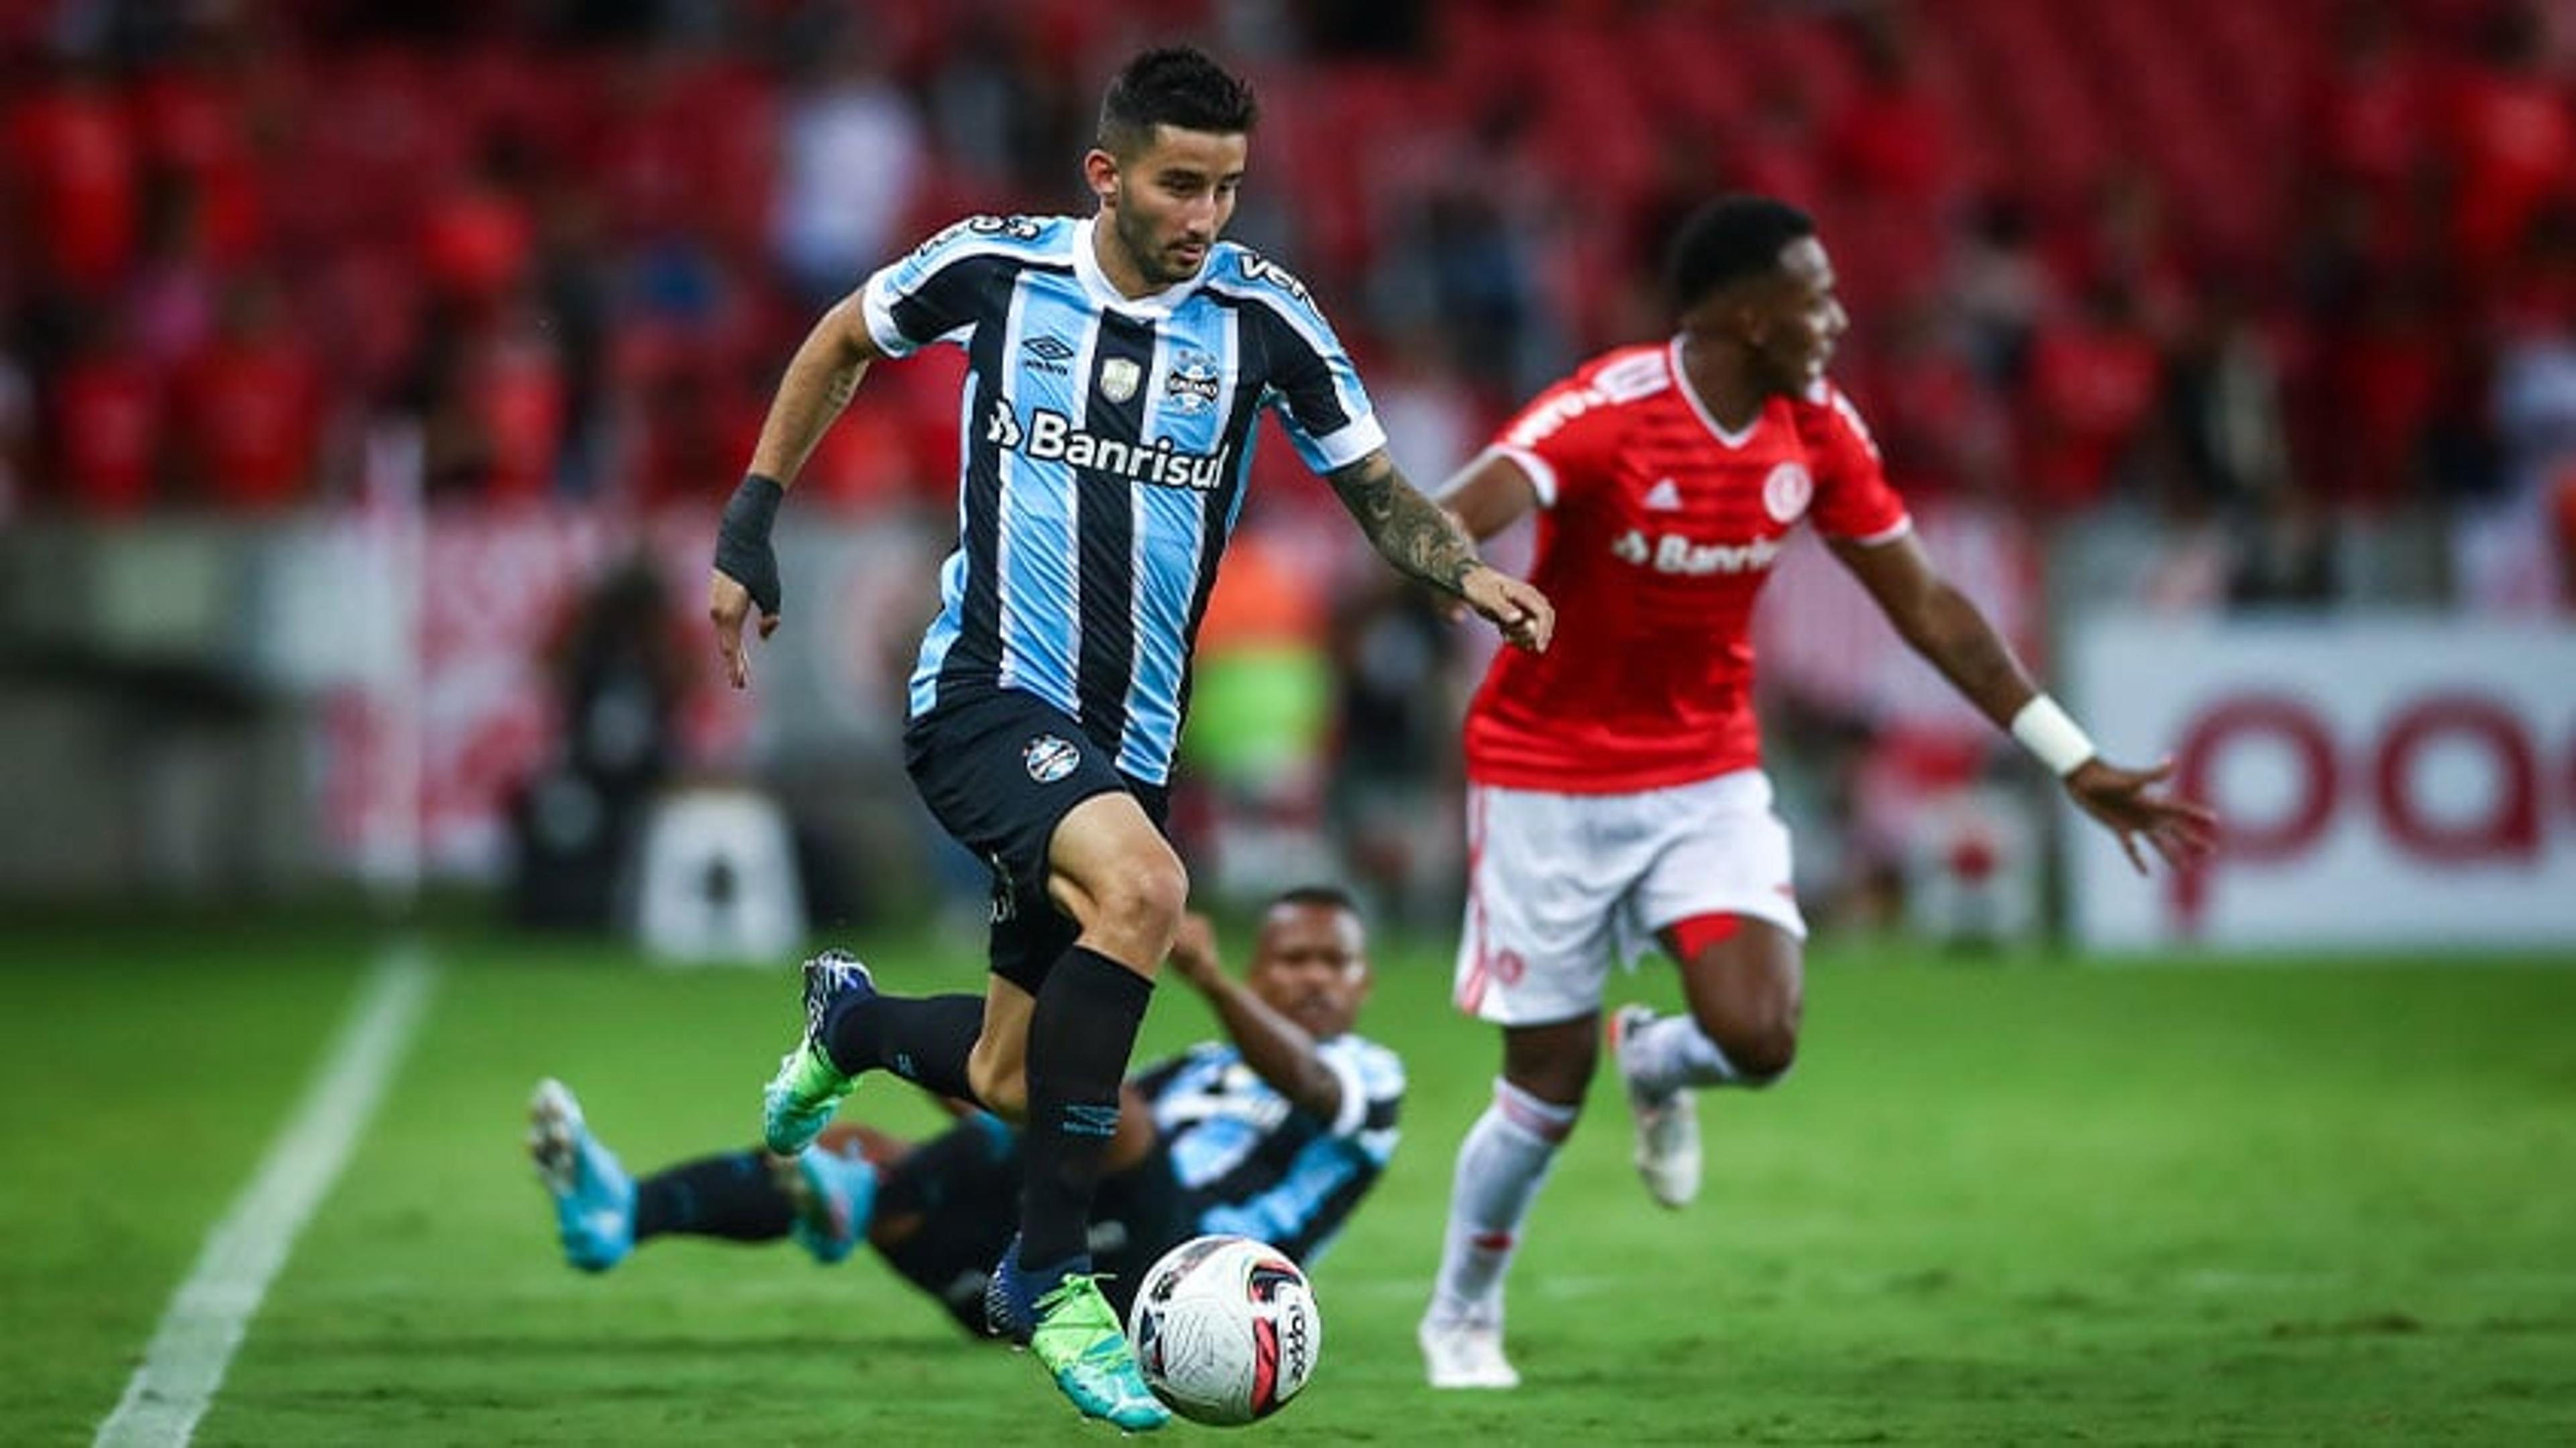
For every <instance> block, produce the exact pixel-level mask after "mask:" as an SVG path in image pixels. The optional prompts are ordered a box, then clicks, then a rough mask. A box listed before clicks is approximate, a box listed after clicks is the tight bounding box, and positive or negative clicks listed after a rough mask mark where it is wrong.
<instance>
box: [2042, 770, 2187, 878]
mask: <svg viewBox="0 0 2576 1448" xmlns="http://www.w3.org/2000/svg"><path fill="white" fill-rule="evenodd" d="M2173 772H2174V762H2173V761H2172V760H2170V759H2167V760H2164V761H2163V762H2161V763H2159V764H2157V765H2155V766H2154V767H2153V768H2151V769H2123V768H2121V767H2120V766H2119V765H2116V764H2112V763H2109V762H2108V761H2106V760H2104V759H2102V758H2101V757H2100V756H2098V755H2097V756H2095V757H2094V758H2092V759H2088V760H2086V761H2084V762H2083V763H2082V764H2080V765H2077V766H2076V767H2075V770H2074V771H2073V772H2072V773H2070V774H2068V775H2067V776H2066V792H2067V793H2068V794H2069V795H2072V796H2073V797H2074V799H2075V803H2076V805H2077V806H2078V807H2080V808H2081V809H2082V810H2083V811H2084V812H2085V813H2086V814H2089V815H2091V816H2092V817H2093V818H2095V819H2097V820H2099V821H2101V822H2102V825H2103V827H2104V828H2106V829H2108V830H2109V831H2110V832H2111V833H2112V834H2113V835H2114V836H2116V837H2117V838H2118V839H2119V841H2120V849H2121V851H2122V852H2123V853H2125V854H2127V855H2128V857H2129V863H2130V864H2131V865H2132V866H2134V867H2135V868H2136V869H2137V871H2138V873H2139V874H2141V875H2143V874H2145V873H2146V872H2147V857H2146V855H2145V854H2144V853H2143V852H2142V851H2140V850H2139V848H2138V841H2139V839H2140V838H2141V837H2143V838H2144V839H2145V840H2146V842H2147V844H2148V845H2149V846H2150V847H2152V848H2153V849H2154V850H2155V852H2156V854H2157V855H2158V856H2160V857H2161V858H2162V859H2163V860H2164V862H2165V864H2166V865H2168V866H2170V867H2172V868H2174V869H2177V870H2180V869H2187V868H2189V867H2190V866H2192V865H2194V864H2197V863H2199V862H2200V861H2201V860H2202V859H2204V858H2206V857H2207V856H2208V854H2209V852H2210V851H2211V850H2213V849H2215V848H2217V845H2218V814H2217V812H2216V811H2214V810H2212V809H2210V808H2209V806H2207V805H2204V804H2200V803H2197V802H2195V801H2192V800H2188V799H2185V798H2183V797H2182V796H2180V795H2178V794H2175V793H2174V792H2173V791H2171V790H2169V789H2164V788H2161V787H2160V786H2162V785H2163V783H2164V782H2165V781H2166V780H2167V779H2169V778H2171V777H2172V776H2173Z"/></svg>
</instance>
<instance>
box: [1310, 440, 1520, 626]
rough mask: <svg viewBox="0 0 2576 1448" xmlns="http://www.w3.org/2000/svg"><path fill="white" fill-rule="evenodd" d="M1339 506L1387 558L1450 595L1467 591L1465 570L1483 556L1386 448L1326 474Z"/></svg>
mask: <svg viewBox="0 0 2576 1448" xmlns="http://www.w3.org/2000/svg"><path fill="white" fill-rule="evenodd" d="M1326 480H1327V481H1329V482H1330V483H1331V484H1332V485H1333V491H1334V492H1335V493H1338V494H1340V495H1341V499H1342V506H1343V507H1345V508H1348V509H1350V510H1351V516H1352V517H1353V518H1356V519H1358V520H1359V525H1360V531H1361V532H1363V533H1366V534H1367V535H1368V540H1369V543H1370V545H1371V546H1373V547H1375V548H1376V549H1377V551H1378V553H1379V554H1380V555H1381V556H1383V557H1384V558H1385V559H1386V561H1387V562H1389V563H1392V564H1394V565H1395V566H1396V567H1398V568H1400V569H1403V570H1404V571H1405V572H1406V573H1408V574H1411V575H1412V576H1413V577H1415V578H1418V579H1421V580H1422V581H1423V582H1425V583H1427V584H1430V585H1431V586H1432V587H1434V588H1436V589H1439V590H1440V591H1441V592H1442V593H1445V594H1448V595H1450V596H1451V597H1453V598H1463V597H1465V596H1466V583H1467V570H1469V569H1471V568H1475V567H1477V566H1478V565H1479V564H1480V563H1481V562H1482V560H1480V559H1479V558H1478V557H1477V556H1476V545H1475V544H1473V543H1471V542H1469V541H1468V539H1467V535H1466V533H1465V531H1464V530H1462V529H1460V528H1459V526H1458V520H1457V519H1456V518H1454V517H1452V516H1451V515H1450V514H1449V513H1448V512H1446V511H1445V510H1443V509H1442V508H1441V507H1440V506H1439V505H1438V504H1436V503H1433V502H1432V501H1431V500H1430V499H1428V498H1426V497H1424V496H1422V494H1421V493H1420V492H1418V491H1416V490H1415V488H1414V486H1413V484H1411V483H1409V482H1406V481H1405V478H1404V474H1403V473H1401V472H1399V471H1397V470H1396V466H1395V460H1394V459H1392V458H1390V457H1388V456H1387V455H1386V449H1384V448H1377V449H1374V450H1372V451H1371V452H1370V453H1369V454H1368V456H1366V457H1364V458H1361V459H1360V460H1359V461H1357V462H1355V463H1352V464H1350V465H1349V466H1347V467H1341V468H1336V469H1334V470H1333V471H1332V473H1330V474H1329V475H1328V476H1327V479H1326Z"/></svg>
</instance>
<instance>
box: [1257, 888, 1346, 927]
mask: <svg viewBox="0 0 2576 1448" xmlns="http://www.w3.org/2000/svg"><path fill="white" fill-rule="evenodd" d="M1282 905H1314V906H1320V907H1322V908H1323V909H1326V910H1339V911H1341V912H1342V913H1344V914H1346V915H1348V916H1350V917H1351V918H1352V919H1354V920H1357V919H1359V918H1360V902H1359V901H1357V900H1356V899H1353V898H1352V897H1351V892H1350V891H1348V890H1345V889H1343V888H1342V887H1341V886H1339V885H1294V886H1291V887H1289V888H1288V889H1285V890H1282V891H1280V892H1279V893H1278V894H1276V895H1273V896H1271V897H1270V908H1272V909H1274V910H1275V909H1277V908H1279V907H1280V906H1282Z"/></svg>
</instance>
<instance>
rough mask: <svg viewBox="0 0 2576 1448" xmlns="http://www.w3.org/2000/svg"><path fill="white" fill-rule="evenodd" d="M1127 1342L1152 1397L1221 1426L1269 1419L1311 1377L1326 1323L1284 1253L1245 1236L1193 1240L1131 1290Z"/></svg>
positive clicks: (1186, 1414)
mask: <svg viewBox="0 0 2576 1448" xmlns="http://www.w3.org/2000/svg"><path fill="white" fill-rule="evenodd" d="M1127 1337H1128V1340H1129V1341H1130V1342H1132V1343H1134V1344H1135V1347H1136V1361H1137V1363H1138V1365H1139V1366H1141V1367H1142V1368H1143V1369H1144V1370H1145V1382H1146V1384H1147V1386H1149V1387H1151V1388H1152V1389H1153V1390H1154V1396H1155V1397H1158V1398H1160V1399H1162V1400H1163V1401H1164V1402H1165V1403H1167V1404H1169V1405H1170V1406H1171V1409H1172V1411H1173V1412H1175V1413H1178V1414H1180V1415H1181V1416H1182V1417H1184V1418H1187V1419H1189V1420H1191V1421H1192V1422H1196V1423H1208V1424H1213V1425H1214V1426H1217V1427H1220V1428H1230V1427H1233V1426H1235V1425H1237V1424H1241V1423H1249V1422H1252V1421H1253V1420H1255V1419H1258V1418H1267V1417H1269V1416H1270V1415H1271V1414H1273V1413H1276V1412H1278V1411H1279V1410H1280V1409H1281V1408H1284V1407H1286V1406H1287V1405H1288V1400H1289V1399H1290V1398H1293V1397H1295V1396H1297V1392H1298V1390H1299V1389H1301V1388H1303V1387H1305V1386H1306V1379H1307V1378H1308V1377H1310V1376H1311V1375H1312V1374H1313V1373H1314V1371H1315V1359H1316V1357H1317V1355H1319V1354H1320V1353H1321V1352H1322V1351H1323V1347H1324V1319H1323V1315H1322V1314H1321V1313H1319V1312H1317V1311H1316V1310H1315V1292H1314V1289H1313V1288H1312V1287H1309V1286H1308V1285H1307V1283H1306V1274H1305V1273H1304V1272H1301V1271H1299V1270H1298V1268H1297V1264H1296V1263H1294V1262H1291V1261H1289V1260H1288V1254H1287V1253H1285V1252H1282V1251H1280V1250H1279V1249H1278V1248H1276V1247H1273V1246H1270V1245H1269V1244H1267V1243H1264V1242H1256V1241H1254V1240H1252V1239H1251V1238H1249V1237H1224V1236H1218V1237H1199V1238H1196V1239H1194V1240H1191V1241H1187V1242H1183V1243H1182V1244H1181V1245H1179V1246H1177V1247H1174V1248H1173V1249H1172V1250H1171V1251H1169V1252H1166V1253H1164V1254H1163V1257H1162V1260H1161V1261H1159V1262H1156V1263H1155V1264H1154V1265H1153V1266H1152V1267H1151V1268H1149V1269H1147V1270H1146V1273H1145V1280H1144V1281H1143V1282H1142V1283H1140V1284H1138V1286H1137V1288H1136V1305H1135V1307H1134V1308H1132V1309H1131V1310H1130V1311H1129V1312H1128V1315H1127Z"/></svg>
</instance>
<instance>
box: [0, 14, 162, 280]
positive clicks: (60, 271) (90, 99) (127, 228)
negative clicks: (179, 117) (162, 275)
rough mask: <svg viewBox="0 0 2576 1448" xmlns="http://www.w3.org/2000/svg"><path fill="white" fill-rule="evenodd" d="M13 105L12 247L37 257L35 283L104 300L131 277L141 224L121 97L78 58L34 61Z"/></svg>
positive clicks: (7, 207)
mask: <svg viewBox="0 0 2576 1448" xmlns="http://www.w3.org/2000/svg"><path fill="white" fill-rule="evenodd" d="M32 70H33V71H34V74H33V76H32V77H29V78H28V81H27V83H26V84H24V85H23V86H22V85H21V84H18V83H16V82H15V81H13V82H12V83H11V84H10V85H9V86H8V87H7V90H8V93H9V99H8V101H7V102H6V103H5V104H6V110H5V112H0V116H5V121H6V124H5V136H6V146H5V147H4V148H0V155H5V157H6V159H7V162H8V165H7V167H6V174H7V175H8V177H10V178H11V179H12V180H13V181H14V183H15V184H14V185H11V186H10V187H8V189H7V191H6V192H5V193H0V216H5V217H6V218H7V223H6V225H7V228H8V229H7V231H6V233H0V236H5V239H6V240H7V242H8V243H9V246H10V249H12V250H14V251H18V252H20V253H21V254H23V255H25V256H27V257H29V258H32V259H33V262H34V266H33V268H32V270H33V272H34V278H35V280H36V281H37V282H38V283H39V284H41V285H43V286H45V287H47V288H50V289H58V290H62V291H66V292H69V293H72V294H74V295H77V296H79V297H83V298H87V299H92V300H96V299H100V298H103V297H105V296H107V295H108V294H109V293H111V292H112V291H113V290H114V289H115V288H116V287H117V286H118V285H119V284H121V283H122V282H124V280H125V279H126V277H127V275H128V274H129V272H130V270H131V268H132V266H133V262H134V254H135V246H136V241H137V238H138V235H139V231H140V227H141V216H142V205H143V200H142V184H141V176H140V168H139V166H138V164H137V161H136V157H135V145H134V134H133V128H132V125H131V123H130V122H129V121H128V120H127V119H126V113H125V108H124V106H123V104H122V100H123V97H122V96H121V95H120V94H119V93H118V92H117V90H116V89H115V88H114V87H113V86H111V85H110V84H109V82H108V77H107V76H106V75H105V74H104V73H103V72H101V71H99V70H98V69H96V68H94V67H92V66H90V65H88V64H86V63H83V62H78V61H73V62H68V63H65V64H62V65H60V66H56V67H53V68H51V69H50V70H48V69H47V68H45V67H43V66H35V67H32Z"/></svg>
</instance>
